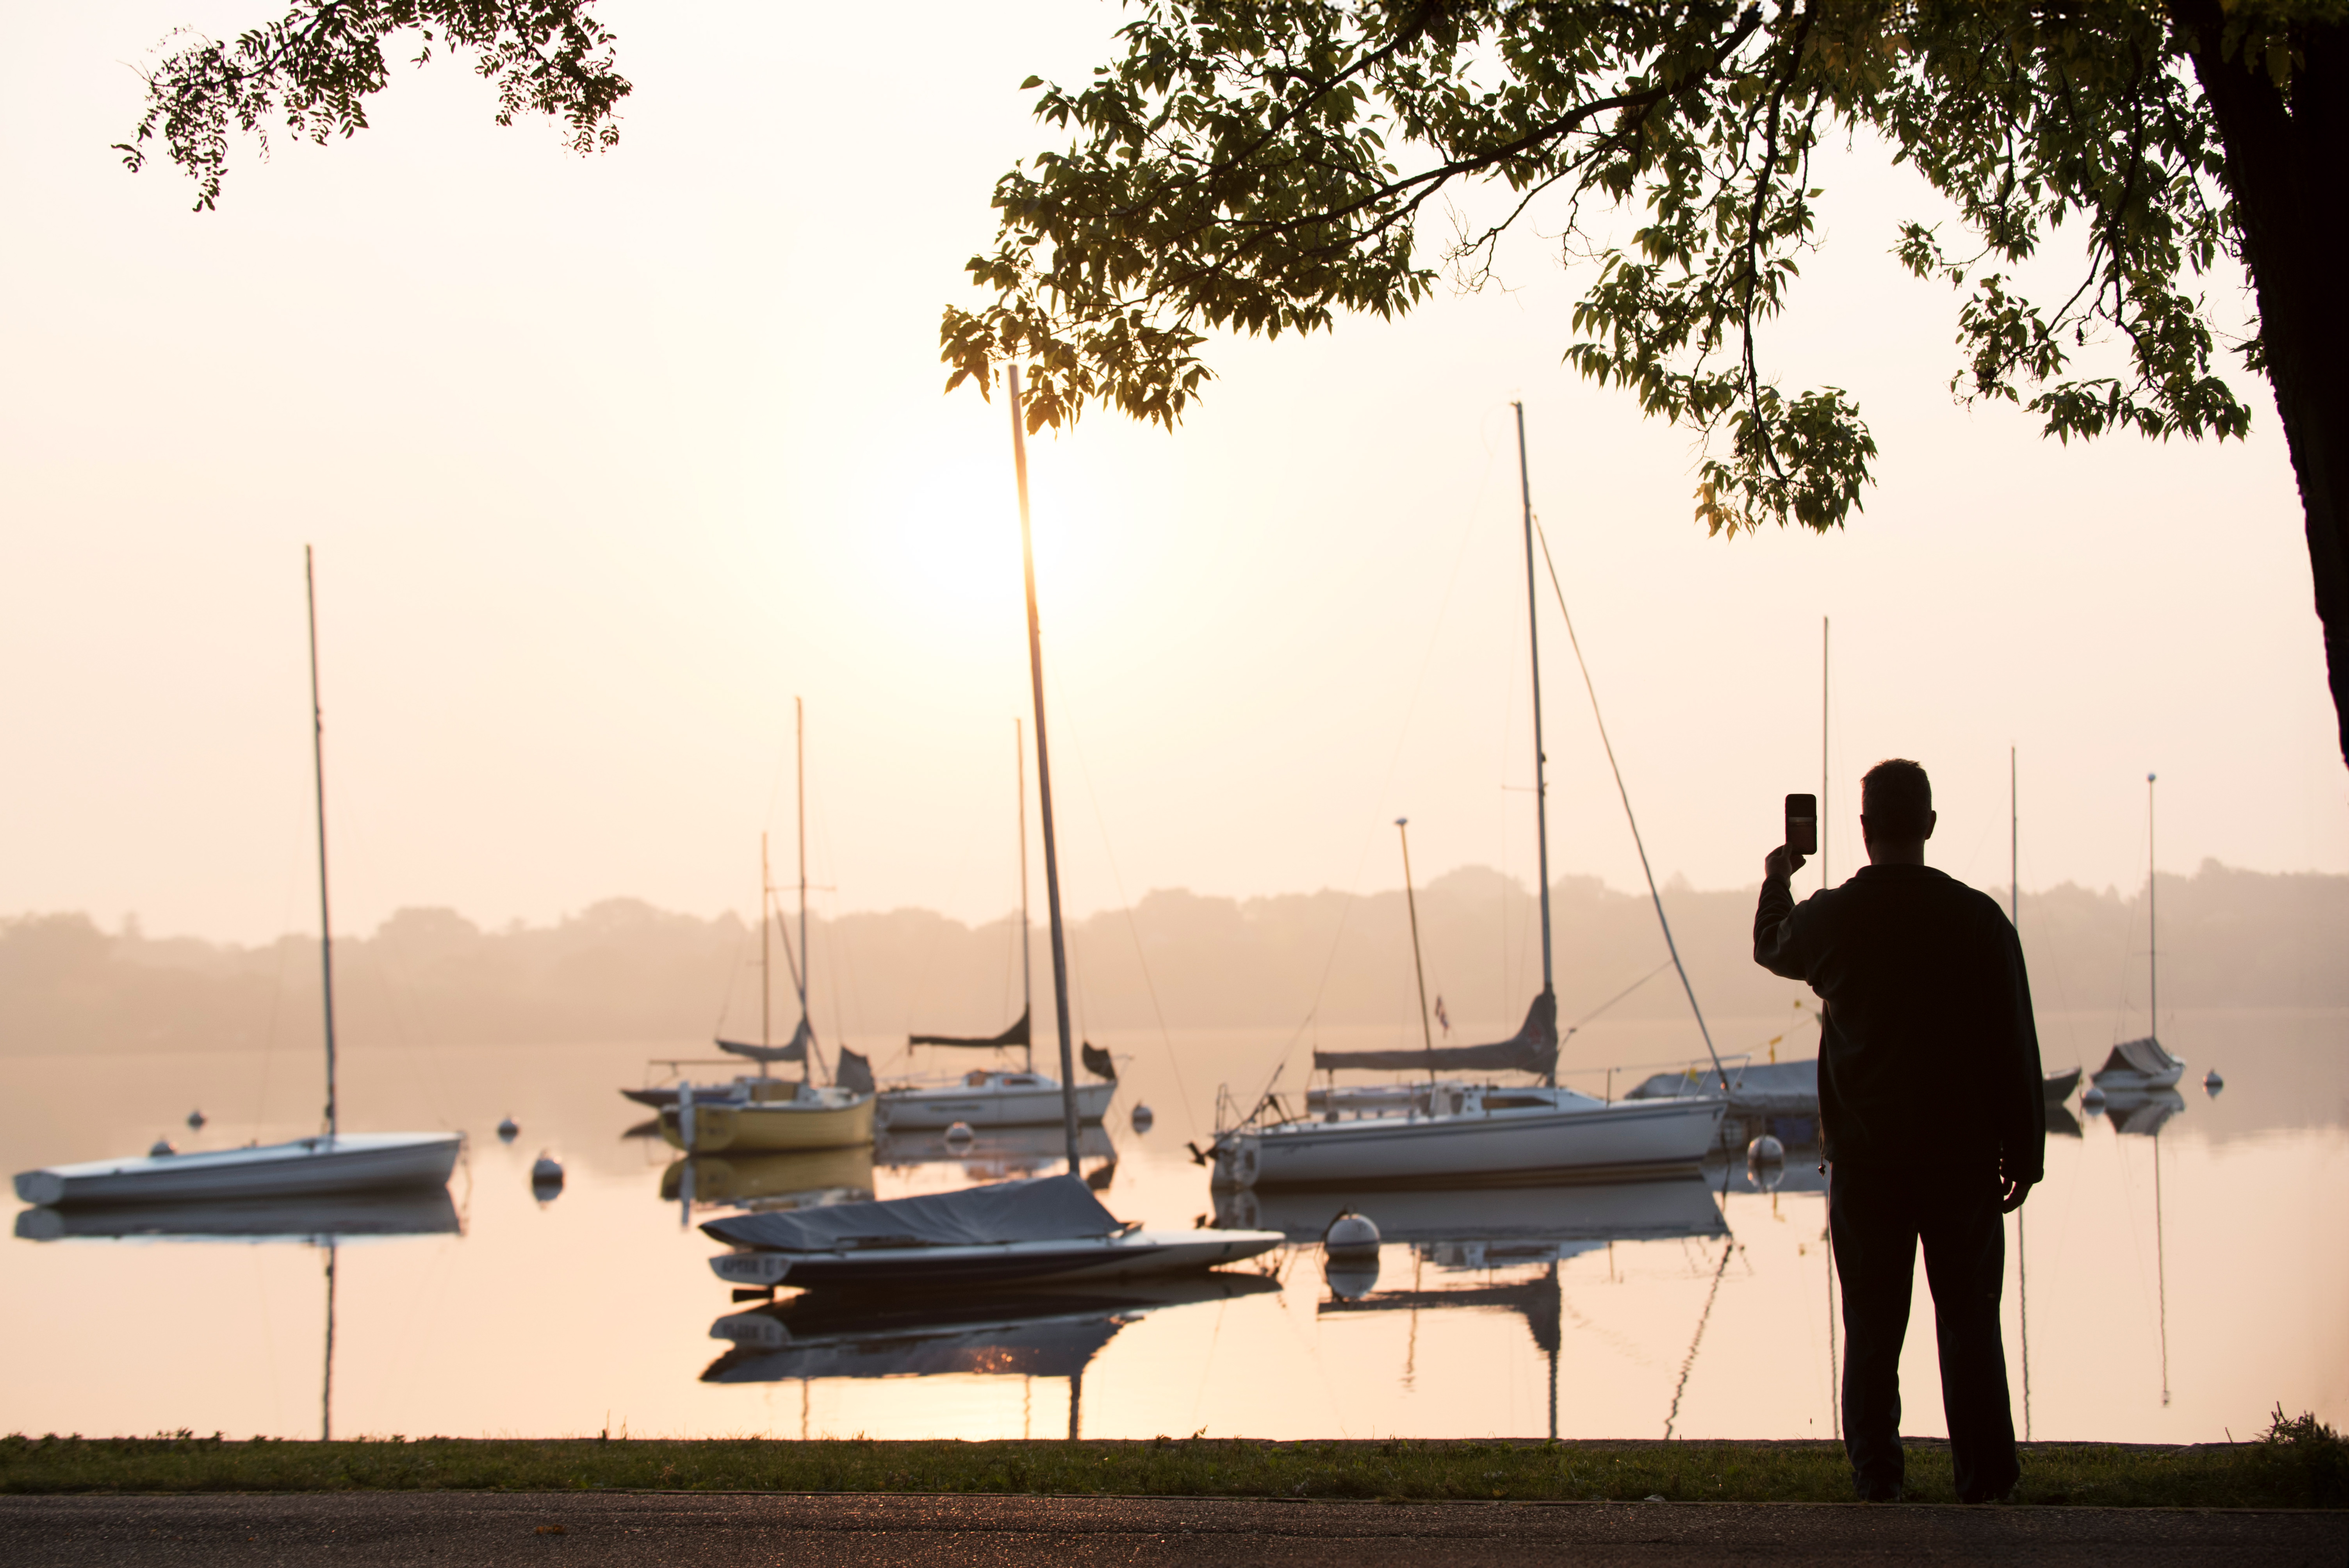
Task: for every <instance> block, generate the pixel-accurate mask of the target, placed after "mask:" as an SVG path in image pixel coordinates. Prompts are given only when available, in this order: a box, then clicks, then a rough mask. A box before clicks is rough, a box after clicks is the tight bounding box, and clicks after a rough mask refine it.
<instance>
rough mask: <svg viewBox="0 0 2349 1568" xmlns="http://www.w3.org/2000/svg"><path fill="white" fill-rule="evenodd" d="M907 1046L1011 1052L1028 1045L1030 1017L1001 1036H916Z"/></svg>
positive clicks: (1024, 1016) (1025, 1015) (1025, 1017)
mask: <svg viewBox="0 0 2349 1568" xmlns="http://www.w3.org/2000/svg"><path fill="white" fill-rule="evenodd" d="M906 1044H908V1045H915V1046H956V1047H961V1048H963V1049H965V1050H973V1051H1009V1050H1014V1049H1017V1048H1019V1047H1024V1046H1026V1045H1027V1044H1028V1015H1027V1014H1025V1013H1022V1014H1020V1015H1019V1021H1018V1022H1017V1023H1015V1024H1013V1025H1012V1026H1010V1027H1009V1028H1008V1029H1006V1030H1004V1031H1003V1033H1001V1034H999V1035H988V1036H985V1037H980V1036H976V1035H916V1036H914V1037H912V1038H911V1039H909V1040H908V1041H907V1042H906Z"/></svg>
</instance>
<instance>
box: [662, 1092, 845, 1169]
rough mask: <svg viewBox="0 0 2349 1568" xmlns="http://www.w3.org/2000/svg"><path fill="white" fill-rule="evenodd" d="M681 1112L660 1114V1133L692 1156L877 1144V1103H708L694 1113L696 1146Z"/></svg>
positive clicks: (697, 1105) (675, 1109)
mask: <svg viewBox="0 0 2349 1568" xmlns="http://www.w3.org/2000/svg"><path fill="white" fill-rule="evenodd" d="M681 1115H682V1112H681V1110H680V1109H679V1108H678V1107H677V1106H674V1105H672V1106H669V1107H667V1109H663V1110H662V1112H661V1114H660V1133H661V1137H662V1139H663V1140H666V1141H667V1144H668V1145H669V1147H670V1148H672V1149H682V1150H686V1152H688V1153H689V1154H715V1153H718V1152H719V1151H721V1150H731V1151H734V1152H736V1153H767V1152H773V1151H777V1150H793V1149H852V1148H854V1147H855V1146H856V1145H858V1144H863V1143H871V1142H872V1141H873V1097H872V1096H871V1095H869V1094H868V1095H860V1096H858V1097H856V1098H855V1099H853V1100H851V1101H850V1102H848V1103H847V1104H845V1105H807V1104H802V1103H799V1102H796V1101H791V1100H782V1101H778V1102H775V1103H773V1104H760V1103H758V1102H756V1101H751V1102H748V1103H745V1102H741V1101H730V1102H720V1103H704V1102H700V1101H697V1102H695V1104H694V1107H693V1140H692V1142H691V1143H689V1144H688V1142H687V1141H686V1140H685V1138H684V1136H683V1134H682V1132H681V1131H680V1129H679V1121H680V1119H681Z"/></svg>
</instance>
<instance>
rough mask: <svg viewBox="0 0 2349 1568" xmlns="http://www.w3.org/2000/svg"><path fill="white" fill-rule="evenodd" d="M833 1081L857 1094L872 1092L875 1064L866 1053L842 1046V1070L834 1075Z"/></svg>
mask: <svg viewBox="0 0 2349 1568" xmlns="http://www.w3.org/2000/svg"><path fill="white" fill-rule="evenodd" d="M832 1081H833V1083H835V1084H838V1085H839V1086H840V1087H841V1088H844V1089H848V1090H850V1091H852V1092H854V1093H856V1094H871V1093H872V1092H873V1064H872V1063H871V1062H870V1061H868V1060H866V1059H865V1057H864V1053H862V1052H860V1051H852V1050H850V1049H849V1048H848V1047H846V1046H843V1047H840V1070H839V1071H838V1072H836V1073H834V1074H833V1078H832Z"/></svg>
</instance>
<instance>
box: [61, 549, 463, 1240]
mask: <svg viewBox="0 0 2349 1568" xmlns="http://www.w3.org/2000/svg"><path fill="white" fill-rule="evenodd" d="M302 577H303V583H304V585H305V589H306V591H307V594H308V603H309V622H310V752H311V760H312V763H313V767H314V777H315V782H316V792H317V799H318V963H319V975H320V979H321V982H322V985H323V986H324V991H325V998H326V1131H324V1132H323V1133H320V1134H319V1135H318V1136H316V1137H315V1138H297V1139H295V1140H293V1141H291V1142H288V1143H271V1144H255V1145H248V1146H247V1147H245V1148H243V1149H221V1150H206V1151H203V1152H201V1153H187V1154H180V1153H175V1152H171V1150H170V1146H169V1145H168V1144H165V1145H161V1146H159V1148H158V1149H157V1150H156V1151H155V1152H152V1153H150V1154H144V1155H136V1156H131V1157H129V1158H126V1159H120V1160H93V1161H85V1162H82V1163H79V1164H73V1165H51V1166H47V1167H45V1168H43V1169H41V1170H38V1171H19V1172H18V1173H17V1175H16V1196H17V1197H19V1198H21V1199H23V1200H24V1201H25V1202H27V1203H37V1204H42V1205H45V1206H49V1207H63V1206H69V1205H78V1204H98V1203H176V1202H212V1201H215V1200H222V1199H265V1198H314V1197H320V1196H324V1195H326V1194H329V1193H339V1192H365V1191H388V1190H397V1189H399V1188H430V1187H439V1186H443V1185H445V1184H446V1183H447V1182H448V1180H449V1174H450V1171H453V1170H455V1169H456V1165H457V1152H458V1150H459V1149H460V1147H461V1146H462V1144H463V1141H464V1135H463V1134H461V1133H456V1132H372V1133H346V1132H344V1131H343V1130H342V1114H341V1104H340V1101H339V1099H337V1097H336V1092H335V1068H336V1061H335V941H334V923H333V920H332V917H331V915H330V913H329V906H328V902H327V897H326V718H325V716H324V709H323V708H322V707H321V706H320V704H319V701H318V593H317V578H316V573H315V571H314V570H313V567H312V563H311V558H310V551H309V548H308V547H307V546H306V545H305V547H304V548H303V551H302Z"/></svg>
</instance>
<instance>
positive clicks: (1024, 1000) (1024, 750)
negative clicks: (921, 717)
mask: <svg viewBox="0 0 2349 1568" xmlns="http://www.w3.org/2000/svg"><path fill="white" fill-rule="evenodd" d="M1011 758H1012V760H1013V761H1014V762H1015V763H1017V764H1018V765H1019V1016H1020V1019H1021V1020H1022V1021H1023V1022H1024V1023H1026V1024H1027V1026H1028V1043H1027V1045H1026V1046H1025V1047H1023V1048H1024V1049H1025V1050H1026V1051H1027V1053H1028V1070H1029V1071H1030V1072H1031V1073H1032V1072H1034V1071H1035V1070H1036V997H1035V982H1034V978H1033V977H1034V975H1035V965H1032V964H1031V963H1030V962H1029V958H1028V737H1027V729H1026V725H1025V722H1024V721H1023V720H1020V719H1017V718H1015V719H1013V720H1012V721H1011Z"/></svg>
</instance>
